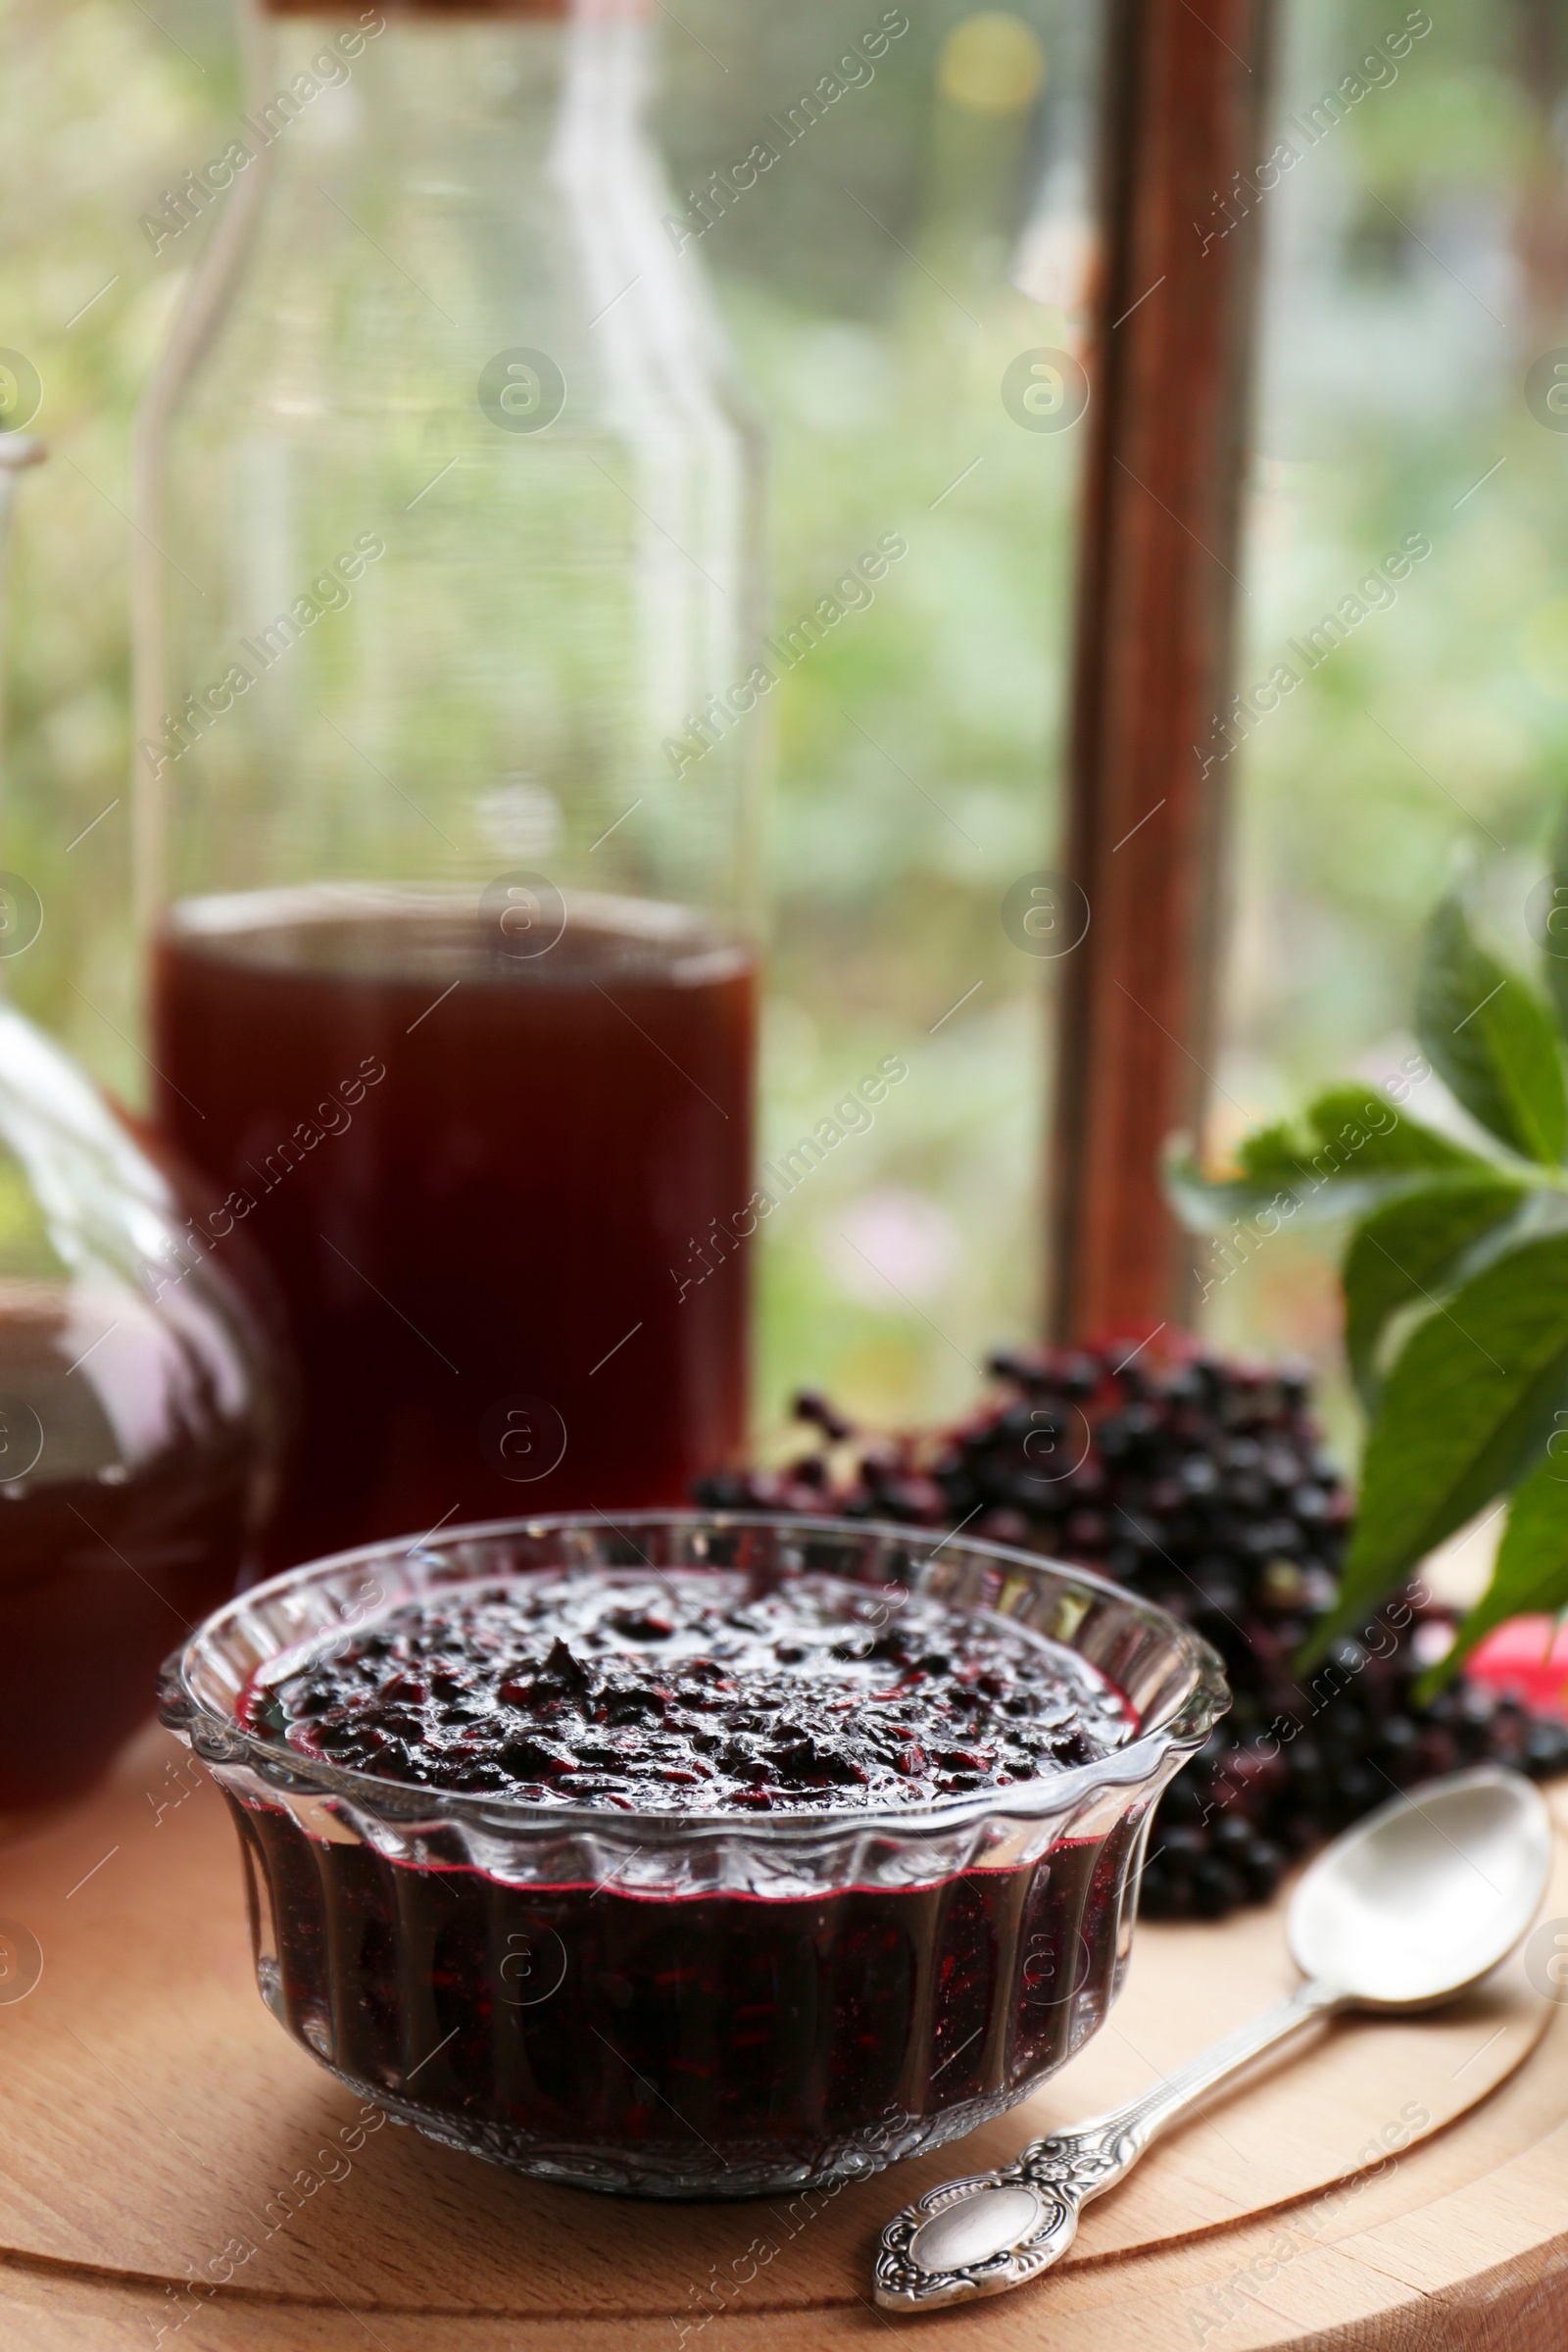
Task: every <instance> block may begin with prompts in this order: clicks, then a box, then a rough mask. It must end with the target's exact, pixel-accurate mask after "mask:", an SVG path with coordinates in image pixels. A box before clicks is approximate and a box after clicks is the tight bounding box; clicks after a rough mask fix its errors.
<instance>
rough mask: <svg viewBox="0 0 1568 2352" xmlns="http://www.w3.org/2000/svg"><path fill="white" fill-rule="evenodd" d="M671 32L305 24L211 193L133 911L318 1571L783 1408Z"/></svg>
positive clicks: (394, 15) (140, 711) (305, 1545)
mask: <svg viewBox="0 0 1568 2352" xmlns="http://www.w3.org/2000/svg"><path fill="white" fill-rule="evenodd" d="M642 13H643V12H642V10H641V8H640V7H639V6H637V5H635V4H634V0H577V5H576V6H575V7H572V8H569V9H568V8H567V7H566V6H565V4H564V0H557V4H556V5H549V4H546V5H540V4H539V0H531V4H530V5H526V6H516V5H514V6H512V7H505V6H491V7H484V6H478V7H464V8H462V9H453V8H446V7H441V6H436V5H432V4H431V0H425V4H424V5H418V6H411V7H406V8H403V9H390V8H389V9H388V10H387V12H386V13H385V14H384V15H383V14H382V12H381V11H379V10H368V11H366V12H364V13H363V14H361V15H354V14H350V13H342V14H338V13H333V12H331V11H321V12H319V13H312V14H309V15H305V14H300V13H297V12H296V11H295V10H294V9H293V8H292V7H289V8H286V9H285V8H283V7H281V6H276V5H274V6H271V7H270V8H266V9H264V10H263V12H262V13H261V14H260V15H259V16H257V17H255V18H254V19H253V21H252V26H251V30H252V33H253V36H254V42H253V46H254V56H253V60H252V90H253V96H252V101H251V105H250V108H249V110H248V112H247V114H246V115H245V117H244V118H243V119H242V121H241V123H239V124H238V125H237V126H236V134H235V137H234V138H233V139H232V140H231V141H230V142H229V143H228V145H227V146H226V148H225V149H224V151H223V154H222V155H221V157H219V158H217V159H216V160H215V161H214V163H213V164H211V165H210V166H209V167H207V168H206V170H205V171H204V172H200V173H196V174H190V175H187V178H186V181H185V182H184V183H183V184H182V188H181V189H180V190H175V191H171V200H170V210H169V211H168V213H167V215H166V217H165V221H164V225H167V226H168V228H169V232H170V234H171V236H181V235H184V234H186V233H188V229H189V227H190V226H194V224H195V221H196V220H197V218H198V216H199V214H200V213H201V212H203V211H206V210H209V209H210V210H212V211H214V212H215V213H216V212H218V211H219V209H220V208H221V219H218V220H217V221H216V222H215V224H214V226H213V228H212V232H211V236H210V242H209V245H208V249H207V251H206V253H205V255H204V258H203V264H202V266H201V268H200V270H198V272H197V275H196V278H195V281H194V283H193V286H192V290H191V293H190V295H189V298H188V301H187V304H186V307H185V310H184V312H183V314H182V316H181V318H180V319H179V321H178V323H177V325H176V327H175V329H174V332H173V336H172V343H171V346H170V350H169V353H168V356H167V359H166V361H165V364H164V366H163V368H162V369H161V371H160V373H159V375H158V377H157V380H156V382H155V383H154V385H153V387H152V389H151V391H150V393H149V397H148V400H147V403H146V406H145V411H144V414H143V417H142V420H141V426H140V432H139V457H138V474H139V492H138V499H139V504H138V511H137V518H138V521H139V523H140V526H141V530H142V533H143V534H144V535H143V537H142V538H141V539H140V540H139V542H138V561H139V562H140V565H141V570H140V579H139V583H138V586H137V593H136V671H137V686H136V696H137V721H136V732H137V736H138V746H137V752H136V756H135V765H136V779H137V781H136V799H137V867H138V876H139V882H138V888H139V895H140V901H141V907H142V911H143V918H144V922H145V925H146V929H147V936H148V939H149V946H150V954H151V1024H152V1030H153V1036H154V1041H155V1042H154V1044H153V1047H152V1057H153V1060H154V1061H155V1062H156V1064H157V1065H158V1069H159V1072H160V1078H159V1082H158V1087H157V1092H156V1103H157V1116H158V1118H159V1121H160V1123H161V1125H162V1126H163V1127H164V1129H165V1130H166V1131H167V1132H168V1133H169V1134H170V1135H172V1137H174V1138H175V1139H176V1140H177V1142H178V1143H179V1145H180V1146H181V1147H182V1148H183V1149H184V1150H185V1151H186V1152H188V1153H189V1154H190V1155H191V1156H192V1157H193V1158H194V1160H195V1161H196V1162H197V1164H198V1165H199V1166H200V1167H201V1168H202V1169H204V1170H205V1171H206V1173H207V1174H208V1175H209V1177H210V1178H211V1179H213V1180H214V1182H215V1183H216V1185H217V1187H218V1189H219V1193H220V1195H221V1201H222V1205H221V1208H220V1209H219V1210H218V1212H217V1216H218V1224H219V1227H220V1228H221V1229H222V1230H228V1229H231V1228H232V1227H235V1226H237V1225H238V1224H240V1223H241V1222H243V1223H244V1224H245V1226H246V1227H247V1229H248V1231H249V1233H250V1235H251V1237H252V1238H253V1240H254V1242H255V1243H256V1244H257V1245H258V1247H259V1250H260V1252H261V1253H262V1255H263V1256H264V1257H265V1258H266V1259H267V1260H269V1261H270V1266H271V1269H272V1272H273V1274H274V1276H275V1278H276V1280H277V1282H278V1285H279V1287H280V1289H281V1291H282V1294H283V1299H284V1304H285V1309H286V1313H287V1316H288V1321H289V1326H290V1330H291V1333H292V1339H293V1344H294V1348H295V1351H296V1353H297V1355H298V1358H299V1362H300V1367H301V1374H302V1382H303V1396H304V1412H303V1415H302V1419H301V1424H300V1432H299V1438H298V1442H297V1444H296V1446H295V1449H294V1453H293V1457H292V1460H291V1464H290V1468H289V1473H288V1476H287V1479H286V1483H285V1494H284V1499H283V1506H282V1509H281V1512H280V1515H279V1522H278V1525H277V1529H276V1533H275V1536H274V1539H273V1544H272V1550H271V1557H272V1559H273V1562H274V1563H281V1562H283V1561H286V1560H292V1559H295V1558H298V1557H301V1556H304V1555H306V1554H309V1553H311V1552H319V1551H322V1550H329V1549H332V1548H334V1547H337V1546H341V1545H345V1544H351V1543H357V1542H361V1541H364V1540H367V1539H369V1538H373V1537H377V1536H385V1535H390V1534H393V1533H397V1532H403V1531H414V1532H418V1531H420V1530H422V1529H425V1528H428V1527H432V1526H434V1525H436V1524H438V1523H443V1522H445V1521H447V1520H449V1519H452V1518H455V1517H459V1516H463V1517H471V1516H473V1515H475V1514H476V1513H477V1514H480V1515H483V1514H491V1513H496V1512H500V1511H503V1510H509V1509H511V1510H515V1509H516V1508H517V1507H518V1506H519V1504H524V1503H525V1504H526V1506H527V1507H529V1508H532V1507H535V1506H537V1507H540V1508H544V1507H561V1506H563V1505H576V1504H582V1503H596V1504H604V1505H606V1506H611V1507H613V1506H616V1505H622V1504H626V1503H635V1502H643V1503H649V1502H661V1501H668V1500H674V1499H677V1498H679V1497H680V1496H681V1495H683V1494H684V1493H685V1492H686V1490H687V1489H688V1487H689V1484H690V1481H691V1480H692V1478H693V1477H694V1476H696V1475H697V1474H699V1473H701V1472H703V1471H706V1470H708V1469H711V1468H712V1467H713V1466H714V1465H715V1464H717V1463H719V1462H721V1461H722V1460H723V1459H724V1458H725V1457H726V1456H727V1455H728V1454H730V1453H731V1452H732V1451H733V1450H734V1449H735V1447H736V1446H737V1445H738V1444H739V1442H740V1440H741V1438H742V1435H743V1430H744V1422H745V1409H746V1355H747V1271H746V1259H747V1250H746V1243H747V1240H748V1239H749V1236H750V1233H751V1231H752V1230H753V1229H754V1228H755V1224H756V1215H755V1211H754V1210H752V1209H751V1208H750V1206H749V1203H750V1201H751V1197H752V1182H753V1178H752V1161H751V1154H752V1143H751V1130H752V1097H753V1086H754V1059H755V1029H756V956H755V948H754V944H753V936H754V926H753V907H752V900H751V889H752V863H753V856H752V795H751V790H750V779H751V776H752V773H753V771H754V770H755V766H756V758H755V754H756V751H757V748H758V739H759V736H760V726H761V722H760V717H759V716H758V715H757V709H756V707H757V705H758V703H759V699H760V693H761V692H762V691H764V689H763V686H762V679H763V677H764V675H765V673H764V672H763V671H762V670H760V668H759V667H757V666H756V664H757V662H758V651H757V648H758V644H759V639H760V586H759V563H758V551H759V544H760V467H759V463H758V457H757V450H756V442H755V435H754V434H753V432H752V430H751V428H750V426H749V425H748V423H747V421H746V419H745V417H744V413H743V411H742V409H741V407H740V405H739V403H738V399H737V396H736V394H735V393H734V391H733V389H732V387H731V383H730V378H729V373H728V369H727V367H726V363H725V360H724V356H723V350H722V345H721V341H720V338H719V335H718V333H717V330H716V327H715V324H714V320H713V319H712V317H711V312H710V309H709V306H708V303H707V300H706V297H705V294H704V291H703V288H702V285H701V283H700V281H699V280H698V278H697V275H696V272H695V266H694V262H693V259H692V257H691V256H690V255H689V254H688V255H686V256H685V257H683V256H682V255H681V254H680V252H679V251H678V250H677V240H676V239H675V238H674V237H672V236H671V235H670V234H669V233H668V232H667V231H666V229H665V227H664V225H663V224H662V220H661V214H662V212H664V211H667V209H668V207H667V205H666V204H665V202H664V200H663V199H662V195H661V191H660V186H659V180H658V173H657V170H656V167H655V164H654V161H653V158H652V156H651V153H650V151H649V149H648V147H647V145H646V143H645V140H644V136H643V133H642V129H641V127H640V117H641V108H642V101H643V94H644V84H645V71H644V67H645V58H644V48H645V40H646V28H645V26H644V25H643V24H642V23H641V22H640V18H641V15H642ZM182 216H183V217H184V219H185V221H186V223H187V225H184V226H182V225H181V224H180V223H181V218H182ZM158 226H159V224H158V223H157V222H156V221H155V222H153V223H152V224H151V226H150V229H149V233H150V234H152V235H153V236H154V238H155V241H156V238H157V234H158ZM688 242H689V240H688Z"/></svg>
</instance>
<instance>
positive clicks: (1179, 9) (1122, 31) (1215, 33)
mask: <svg viewBox="0 0 1568 2352" xmlns="http://www.w3.org/2000/svg"><path fill="white" fill-rule="evenodd" d="M1274 16H1275V6H1274V0H1116V5H1115V6H1114V7H1112V8H1111V9H1110V11H1109V12H1108V16H1107V22H1106V37H1105V50H1104V69H1103V71H1104V93H1103V131H1102V185H1101V200H1100V214H1101V233H1102V237H1103V249H1104V268H1103V277H1102V282H1101V285H1100V287H1099V290H1098V295H1097V301H1096V323H1095V335H1094V347H1093V350H1092V353H1091V356H1090V368H1089V372H1090V379H1091V383H1092V386H1093V391H1092V397H1091V401H1090V407H1089V414H1088V417H1087V418H1086V420H1085V421H1086V424H1087V427H1088V430H1089V434H1090V446H1089V451H1088V457H1087V463H1086V469H1085V482H1084V508H1083V521H1082V526H1081V544H1080V556H1079V576H1078V591H1077V601H1076V632H1077V634H1076V645H1075V650H1074V675H1073V701H1072V727H1071V739H1070V747H1069V755H1068V809H1067V826H1066V842H1065V847H1064V851H1063V853H1062V855H1061V857H1060V858H1059V859H1057V860H1056V861H1055V862H1057V863H1058V864H1059V865H1060V866H1061V868H1062V869H1063V871H1064V872H1065V874H1066V875H1067V877H1068V879H1069V881H1070V882H1071V883H1072V884H1073V885H1074V886H1075V888H1076V889H1077V890H1079V891H1081V892H1082V893H1083V894H1084V897H1085V898H1086V899H1087V902H1088V909H1089V928H1088V931H1087V933H1086V934H1085V935H1084V937H1083V939H1082V941H1081V943H1080V944H1079V945H1078V946H1077V947H1076V948H1074V949H1073V950H1072V952H1071V953H1070V954H1068V955H1065V956H1063V957H1062V960H1061V961H1060V963H1059V964H1052V965H1050V966H1048V968H1049V969H1050V970H1051V971H1053V972H1054V973H1055V974H1056V976H1057V980H1058V987H1059V994H1058V998H1057V1005H1056V1036H1057V1049H1056V1067H1057V1075H1056V1090H1055V1105H1054V1112H1053V1117H1052V1128H1051V1134H1052V1147H1051V1148H1052V1171H1051V1200H1052V1205H1051V1218H1050V1225H1051V1230H1050V1259H1049V1262H1050V1265H1051V1270H1052V1275H1051V1280H1052V1299H1051V1320H1052V1323H1053V1326H1054V1331H1055V1332H1056V1334H1057V1335H1058V1336H1060V1337H1064V1338H1084V1337H1087V1338H1095V1337H1103V1335H1104V1334H1105V1333H1106V1332H1120V1331H1125V1330H1128V1329H1130V1328H1137V1329H1140V1330H1148V1329H1149V1328H1150V1327H1151V1326H1152V1325H1153V1324H1155V1323H1159V1322H1161V1321H1165V1320H1169V1321H1171V1322H1177V1321H1188V1320H1190V1318H1191V1312H1192V1306H1193V1300H1194V1294H1193V1284H1192V1279H1191V1274H1190V1271H1189V1245H1187V1244H1185V1243H1184V1242H1183V1241H1182V1239H1181V1237H1180V1236H1179V1235H1178V1233H1177V1231H1176V1228H1175V1225H1174V1223H1173V1221H1172V1219H1171V1216H1170V1213H1169V1210H1168V1209H1167V1207H1166V1205H1165V1201H1164V1199H1163V1196H1162V1194H1161V1190H1160V1183H1159V1159H1160V1152H1161V1150H1162V1148H1163V1146H1164V1143H1165V1139H1166V1137H1167V1136H1168V1135H1169V1134H1170V1132H1171V1130H1172V1129H1173V1128H1178V1127H1187V1128H1193V1127H1196V1126H1197V1125H1198V1123H1199V1120H1200V1116H1201V1109H1202V1103H1203V1095H1204V1092H1205V1088H1206V1085H1207V1070H1208V1068H1209V1067H1211V1065H1212V1056H1211V1054H1210V1052H1209V1046H1208V1036H1209V1031H1210V1028H1211V1025H1212V1000H1213V990H1214V982H1215V974H1216V966H1217V963H1218V959H1219V956H1220V952H1221V947H1222V929H1223V926H1222V924H1221V921H1220V903H1221V900H1222V897H1223V892H1222V888H1221V868H1222V851H1223V839H1222V834H1223V817H1224V809H1225V801H1226V798H1227V795H1226V792H1225V789H1224V788H1225V785H1226V781H1227V779H1228V778H1229V776H1230V775H1231V774H1232V772H1233V765H1234V763H1233V762H1232V761H1231V760H1228V759H1227V758H1226V757H1224V755H1225V753H1226V747H1227V739H1226V738H1223V737H1221V736H1220V735H1219V734H1218V732H1217V722H1218V721H1220V720H1222V719H1223V718H1224V716H1225V714H1226V711H1227V708H1228V705H1229V701H1230V698H1231V696H1232V695H1233V693H1234V692H1235V690H1236V687H1237V685H1238V683H1239V681H1238V680H1237V678H1236V677H1235V676H1234V675H1233V674H1232V670H1233V661H1232V645H1233V634H1234V631H1233V621H1234V614H1235V608H1236V599H1237V597H1238V595H1239V594H1240V586H1241V583H1240V579H1239V576H1238V575H1239V573H1240V571H1241V568H1242V564H1241V557H1240V554H1239V552H1238V528H1237V515H1238V508H1239V503H1240V497H1241V486H1242V475H1243V471H1244V468H1245V464H1246V416H1247V401H1248V387H1249V382H1250V374H1251V366H1250V362H1251V347H1252V321H1253V311H1254V302H1253V290H1254V281H1255V277H1256V261H1257V218H1256V215H1257V206H1258V198H1257V197H1256V196H1255V195H1253V196H1252V197H1250V199H1248V198H1239V197H1235V195H1234V191H1235V188H1236V186H1237V183H1238V181H1239V180H1240V181H1241V182H1242V184H1243V185H1244V186H1246V187H1250V186H1251V185H1252V181H1253V175H1254V173H1255V172H1257V169H1258V167H1259V165H1260V164H1261V163H1262V162H1263V160H1264V158H1265V157H1266V156H1267V155H1268V153H1269V145H1270V137H1271V135H1272V134H1270V133H1269V131H1268V130H1267V127H1266V124H1267V117H1266V103H1267V91H1268V80H1269V72H1268V69H1269V60H1270V54H1271V50H1272V47H1273V23H1274ZM1222 190H1223V191H1226V192H1227V193H1229V194H1231V195H1232V196H1233V201H1232V202H1231V203H1230V205H1229V208H1228V209H1227V208H1226V206H1224V205H1222V204H1221V203H1220V201H1219V195H1218V192H1219V191H1222ZM1267 201H1268V199H1267V195H1266V191H1265V195H1264V197H1263V202H1264V203H1266V202H1267ZM1276 201H1278V200H1277V199H1276ZM1248 723H1249V724H1250V723H1251V722H1250V721H1249V722H1248ZM1073 905H1074V906H1075V907H1080V908H1081V907H1082V901H1080V900H1077V899H1074V901H1073ZM1077 928H1078V920H1077V918H1076V917H1074V919H1073V920H1072V923H1071V931H1072V932H1075V931H1076V930H1077ZM1069 935H1070V933H1069Z"/></svg>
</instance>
